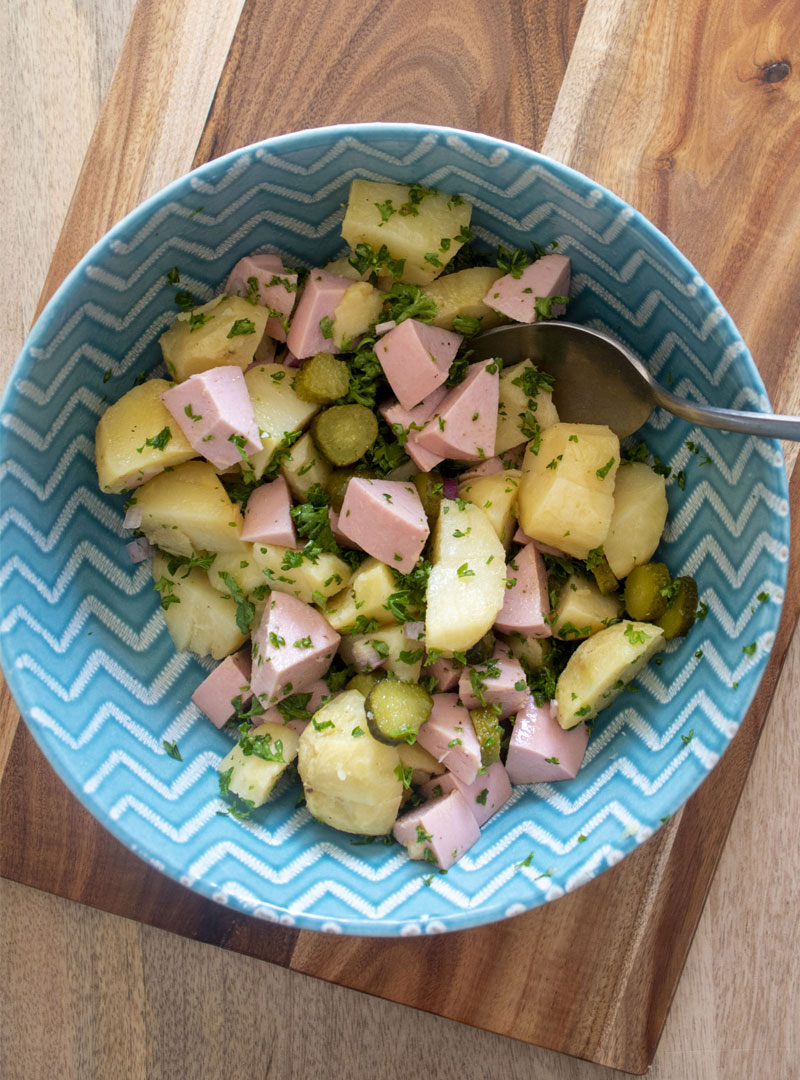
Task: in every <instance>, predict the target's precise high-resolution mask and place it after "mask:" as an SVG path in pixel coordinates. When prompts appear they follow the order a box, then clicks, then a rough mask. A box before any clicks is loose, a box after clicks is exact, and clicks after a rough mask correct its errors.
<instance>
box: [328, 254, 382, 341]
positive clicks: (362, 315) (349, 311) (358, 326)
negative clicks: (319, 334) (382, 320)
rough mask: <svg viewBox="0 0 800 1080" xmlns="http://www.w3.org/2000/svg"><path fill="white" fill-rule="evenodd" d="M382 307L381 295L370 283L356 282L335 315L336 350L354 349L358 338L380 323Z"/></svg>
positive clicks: (334, 335) (342, 300) (334, 336)
mask: <svg viewBox="0 0 800 1080" xmlns="http://www.w3.org/2000/svg"><path fill="white" fill-rule="evenodd" d="M350 269H351V270H352V269H353V268H352V267H351V268H350ZM382 306H383V300H382V299H381V294H380V293H379V292H378V290H377V289H375V288H373V286H372V285H370V284H369V282H367V281H356V282H354V283H353V284H352V285H351V286H350V288H349V289H348V290H347V292H346V293H345V294H344V296H343V297H342V299H341V300H340V301H339V303H338V304H337V306H336V310H335V311H334V313H333V343H334V345H335V346H336V348H337V349H344V350H345V351H347V350H348V349H349V348H352V347H353V342H354V341H355V340H356V338H359V337H361V335H362V334H363V333H364V332H365V330H367V329H368V327H370V326H371V325H372V324H373V323H375V322H377V321H378V316H379V315H380V313H381V307H382Z"/></svg>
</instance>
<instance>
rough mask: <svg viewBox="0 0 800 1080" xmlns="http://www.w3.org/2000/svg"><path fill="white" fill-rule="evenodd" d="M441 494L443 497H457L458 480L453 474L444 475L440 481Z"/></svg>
mask: <svg viewBox="0 0 800 1080" xmlns="http://www.w3.org/2000/svg"><path fill="white" fill-rule="evenodd" d="M442 495H444V497H445V499H457V498H458V480H457V478H456V477H455V476H446V477H445V478H444V480H443V481H442Z"/></svg>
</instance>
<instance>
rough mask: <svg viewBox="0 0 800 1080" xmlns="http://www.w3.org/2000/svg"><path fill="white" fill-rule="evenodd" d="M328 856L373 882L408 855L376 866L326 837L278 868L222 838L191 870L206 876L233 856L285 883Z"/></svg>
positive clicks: (387, 874) (194, 875) (192, 873)
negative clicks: (325, 839)
mask: <svg viewBox="0 0 800 1080" xmlns="http://www.w3.org/2000/svg"><path fill="white" fill-rule="evenodd" d="M219 808H222V809H225V806H224V804H223V803H222V802H221V801H220V802H219V803H218V806H217V809H219ZM325 856H328V857H329V858H331V859H334V860H335V861H336V862H338V863H339V864H340V865H341V866H344V867H345V868H346V869H347V870H350V871H352V872H353V873H354V874H357V875H358V876H359V877H361V878H364V880H366V881H372V882H381V881H384V880H386V878H388V877H391V876H392V875H393V874H394V873H395V871H396V870H398V869H399V868H400V867H402V866H405V865H407V860H406V856H405V855H404V854H403V855H400V854H397V855H392V856H390V857H389V858H388V859H387V860H386V862H385V863H382V864H381V865H380V866H378V867H373V866H371V865H370V864H369V863H367V862H365V861H364V860H363V859H358V858H356V857H355V856H354V855H351V854H350V853H349V852H346V851H344V850H343V849H342V848H340V847H339V846H338V845H336V844H331V843H329V842H327V841H324V840H323V841H320V842H319V843H317V844H314V845H312V846H311V847H308V848H305V849H304V850H303V851H301V852H300V854H299V855H298V856H297V857H296V858H294V859H293V860H292V862H291V863H287V864H286V865H285V866H282V867H279V868H276V867H274V866H272V865H270V864H269V863H267V862H264V860H263V859H259V858H257V857H256V856H255V855H253V853H252V852H251V851H248V850H247V849H245V848H242V847H240V846H239V844H236V843H234V842H233V841H231V840H221V841H219V842H218V843H216V844H212V845H211V847H209V848H208V850H207V851H204V852H203V854H202V855H201V856H200V857H199V858H198V859H196V860H195V861H194V862H193V863H192V865H191V866H190V867H189V869H188V871H187V873H188V875H189V877H192V878H202V877H205V876H206V875H207V874H208V873H209V872H210V871H211V869H212V868H213V867H214V866H216V865H217V863H219V862H221V861H222V859H224V858H226V857H230V858H233V859H235V860H236V861H237V862H240V863H242V864H243V865H244V866H247V867H249V868H250V869H251V870H254V871H255V872H256V873H257V874H258V875H259V877H262V878H264V879H265V880H266V881H272V882H274V883H275V884H285V883H286V882H287V881H291V880H292V878H293V877H294V876H295V875H296V874H297V873H298V871H300V870H305V869H307V868H308V867H310V866H313V865H314V864H315V863H317V862H319V860H320V859H322V858H324V857H325ZM420 884H421V882H420Z"/></svg>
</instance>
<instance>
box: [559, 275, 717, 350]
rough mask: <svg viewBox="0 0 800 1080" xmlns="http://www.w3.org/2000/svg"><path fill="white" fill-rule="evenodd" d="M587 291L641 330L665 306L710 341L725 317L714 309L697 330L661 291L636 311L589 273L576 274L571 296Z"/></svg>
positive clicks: (702, 339) (695, 333)
mask: <svg viewBox="0 0 800 1080" xmlns="http://www.w3.org/2000/svg"><path fill="white" fill-rule="evenodd" d="M584 289H589V290H590V291H591V292H592V293H593V294H594V295H595V296H598V297H600V298H601V299H602V300H604V301H605V302H606V304H608V306H609V307H610V308H611V309H612V310H613V311H617V312H619V314H620V315H622V316H623V318H624V319H626V320H627V322H629V323H630V324H631V326H634V327H636V328H637V329H639V330H640V329H641V328H642V327H643V326H646V325H647V323H648V322H649V321H650V319H652V317H653V315H654V314H655V312H656V311H657V310H658V307H659V305H663V306H664V307H666V308H668V309H669V311H671V312H672V314H673V315H674V316H675V318H676V319H678V320H679V321H680V322H682V323H683V325H684V326H685V327H686V328H687V330H690V331H691V332H692V334H693V335H694V336H695V337H696V338H697V339H698V340H699V341H707V340H708V337H709V335H710V334H711V331H712V330H713V329H714V327H715V326H716V325H717V323H718V322H719V321H720V319H722V318H723V317H724V315H725V312H724V311H723V309H722V308H715V309H714V311H713V312H711V314H710V315H708V316H706V318H705V319H704V321H703V325H702V326H701V327H699V328H698V327H696V326H695V325H694V323H693V322H692V321H691V319H689V318H687V316H686V314H685V313H684V312H683V311H681V309H680V308H679V307H677V306H676V305H675V304H673V302H672V301H671V300H670V299H669V297H667V296H665V295H664V293H663V292H662V291H661V290H660V289H651V290H650V292H649V293H648V294H647V296H646V297H645V298H644V300H642V302H641V304H640V305H639V307H638V308H637V310H636V311H632V310H631V309H630V308H629V307H628V306H627V305H626V304H623V303H622V301H620V300H618V299H617V298H616V297H615V296H613V295H612V294H611V293H610V292H609V291H608V289H606V288H605V287H604V286H602V285H601V284H600V283H599V282H598V281H595V280H594V279H593V278H591V277H589V275H588V274H576V275H575V277H574V278H573V279H572V287H571V289H570V295H571V296H572V297H577V296H580V294H581V292H583V291H584Z"/></svg>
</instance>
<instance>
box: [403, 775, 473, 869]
mask: <svg viewBox="0 0 800 1080" xmlns="http://www.w3.org/2000/svg"><path fill="white" fill-rule="evenodd" d="M392 832H393V833H394V837H395V839H396V840H397V841H398V843H400V844H403V845H404V846H405V848H406V850H407V851H408V856H409V858H410V859H425V860H427V861H428V862H431V863H434V864H435V865H436V866H438V867H439V869H440V870H448V869H449V868H450V867H451V866H452V865H453V863H454V862H456V861H457V860H458V859H460V858H461V856H462V855H463V854H464V852H465V851H468V850H469V848H471V847H472V845H473V844H474V843H475V841H476V840H478V839H479V837H480V835H481V831H480V829H479V828H478V825H477V823H476V821H475V817H474V816H473V814H472V813H471V811H470V808H469V806H468V805H467V801H466V799H465V798H464V796H463V795H462V794H461V792H460V791H451V792H450V794H449V795H443V796H442V798H440V799H434V800H433V801H432V802H428V803H424V804H423V805H422V806H418V807H417V808H416V809H415V810H412V811H410V813H408V814H403V815H402V817H399V818H398V819H397V821H396V822H395V823H394V828H393V829H392Z"/></svg>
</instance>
